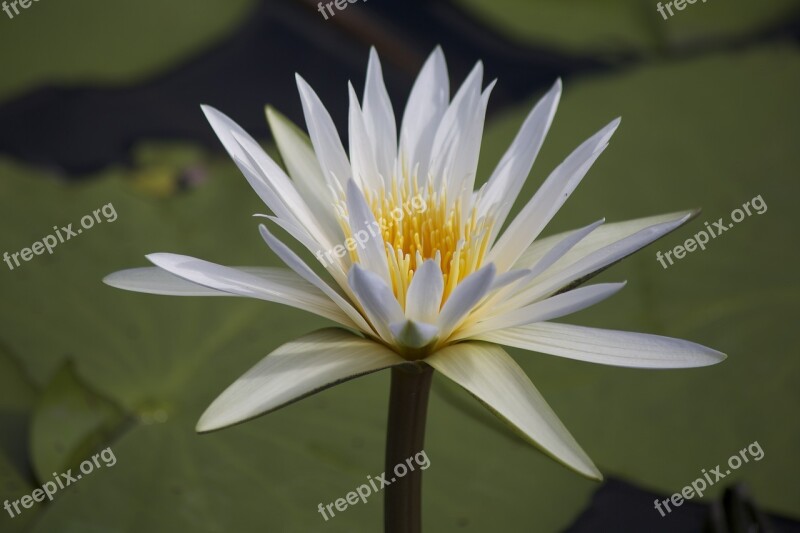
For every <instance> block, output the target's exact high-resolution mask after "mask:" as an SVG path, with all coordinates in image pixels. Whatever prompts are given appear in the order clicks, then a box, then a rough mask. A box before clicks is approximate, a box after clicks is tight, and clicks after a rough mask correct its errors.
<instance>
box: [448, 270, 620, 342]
mask: <svg viewBox="0 0 800 533" xmlns="http://www.w3.org/2000/svg"><path fill="white" fill-rule="evenodd" d="M624 286H625V283H598V284H596V285H589V286H587V287H580V288H578V289H573V290H571V291H569V292H564V293H561V294H559V295H557V296H552V297H550V298H547V299H546V300H541V301H539V302H536V303H534V304H531V305H528V306H525V307H521V308H519V309H514V310H513V311H509V312H507V313H504V314H502V315H498V316H494V317H492V318H489V319H486V320H484V321H482V322H478V323H477V324H475V325H474V326H468V327H465V328H463V330H462V331H461V332H459V333H458V334H457V335H456V337H455V338H456V339H464V338H472V337H474V336H475V335H478V334H480V333H484V332H486V331H492V330H496V329H505V328H513V327H515V326H522V325H524V324H530V323H532V322H543V321H545V320H552V319H554V318H560V317H562V316H566V315H570V314H572V313H577V312H578V311H580V310H582V309H586V308H587V307H591V306H592V305H594V304H596V303H598V302H600V301H602V300H605V299H606V298H608V297H609V296H612V295H614V294H616V293H617V292H618V291H620V290H621V289H622V288H623V287H624Z"/></svg>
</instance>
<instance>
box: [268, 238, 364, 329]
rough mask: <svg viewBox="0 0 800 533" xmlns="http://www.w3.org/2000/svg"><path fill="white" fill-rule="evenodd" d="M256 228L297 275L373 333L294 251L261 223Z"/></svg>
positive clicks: (361, 327)
mask: <svg viewBox="0 0 800 533" xmlns="http://www.w3.org/2000/svg"><path fill="white" fill-rule="evenodd" d="M258 229H259V231H260V232H261V237H263V239H264V241H265V242H266V243H267V246H269V247H270V249H271V250H272V251H273V252H275V255H277V256H278V257H280V258H281V260H282V261H283V262H284V263H286V265H287V266H288V267H289V268H291V269H292V270H294V271H295V272H296V273H297V275H298V276H300V277H301V278H303V279H304V280H306V281H307V282H309V283H311V284H312V285H313V286H315V287H316V288H318V289H319V290H320V291H322V292H323V293H324V294H325V296H327V297H328V298H330V299H331V300H332V301H333V303H335V304H336V305H337V306H339V309H341V310H342V311H344V312H345V314H347V316H348V317H350V320H352V321H353V322H354V323H355V324H356V325H357V326H358V327H359V329H360V330H361V331H363V332H364V333H368V334H374V331H373V329H372V328H371V327H370V326H369V324H367V322H366V320H364V317H362V316H361V314H360V313H359V312H358V311H357V310H356V309H355V307H353V306H352V305H351V304H350V302H348V301H347V300H345V299H344V298H343V297H342V296H341V295H340V294H339V293H338V292H336V291H335V290H334V289H333V287H331V286H330V285H328V284H327V283H325V282H324V281H323V280H322V278H320V277H319V276H318V275H317V273H316V272H314V271H313V270H311V268H310V267H309V266H308V265H306V264H305V262H304V261H303V260H302V259H300V257H299V256H298V255H297V254H296V253H294V252H293V251H292V250H291V249H290V248H289V247H288V246H286V245H285V244H283V243H282V242H281V241H280V240H278V239H277V238H276V237H275V236H274V235H272V234H271V233H270V232H269V230H268V229H267V227H266V226H264V225H263V224H261V225H260V226H259V228H258Z"/></svg>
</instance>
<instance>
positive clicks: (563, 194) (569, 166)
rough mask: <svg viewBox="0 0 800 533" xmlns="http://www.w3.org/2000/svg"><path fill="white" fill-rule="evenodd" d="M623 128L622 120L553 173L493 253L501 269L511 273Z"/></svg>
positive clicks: (492, 255) (571, 155)
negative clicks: (615, 134) (621, 126)
mask: <svg viewBox="0 0 800 533" xmlns="http://www.w3.org/2000/svg"><path fill="white" fill-rule="evenodd" d="M618 126H619V119H616V120H614V121H612V122H611V123H610V124H608V125H607V126H606V127H604V128H603V129H601V130H600V131H599V132H597V133H595V134H594V135H593V136H592V137H590V138H589V139H588V140H586V141H584V143H583V144H581V145H580V146H579V147H578V148H576V149H575V151H573V152H572V153H571V154H570V155H569V156H568V157H567V158H566V159H565V160H564V162H563V163H561V164H560V165H559V166H558V167H556V169H555V170H554V171H553V172H552V173H550V176H548V178H547V179H546V180H545V182H544V183H543V184H542V186H541V187H539V190H538V191H536V194H534V195H533V198H531V199H530V201H529V202H528V204H527V205H526V206H525V207H524V208H523V209H522V211H520V213H519V214H518V215H517V216H516V218H515V219H514V221H513V222H511V224H510V225H509V226H508V228H507V229H506V231H505V232H504V233H503V234H502V236H500V238H499V239H498V241H497V243H496V244H495V245H494V246H493V247H492V250H491V251H490V252H489V255H488V259H487V260H489V261H494V262H495V263H496V264H497V268H498V269H499V270H501V271H502V270H507V269H508V268H509V267H510V266H511V265H513V264H514V263H515V262H516V260H517V259H519V256H520V255H522V253H523V252H524V251H525V249H526V248H528V246H530V244H531V243H532V242H533V241H534V239H536V237H538V236H539V234H540V233H541V231H542V230H543V229H544V227H545V226H546V225H547V223H548V222H550V219H552V218H553V216H554V215H555V214H556V212H558V210H559V209H560V208H561V206H562V205H564V202H565V201H566V200H567V198H568V197H569V195H570V194H572V191H574V190H575V187H577V186H578V184H579V183H580V182H581V180H582V179H583V177H584V176H585V175H586V173H587V172H588V171H589V169H590V168H591V166H592V164H593V163H594V162H595V160H596V159H597V158H598V157H600V154H601V153H602V152H603V150H605V148H606V146H608V141H609V139H610V138H611V136H612V135H613V134H614V131H616V129H617V127H618Z"/></svg>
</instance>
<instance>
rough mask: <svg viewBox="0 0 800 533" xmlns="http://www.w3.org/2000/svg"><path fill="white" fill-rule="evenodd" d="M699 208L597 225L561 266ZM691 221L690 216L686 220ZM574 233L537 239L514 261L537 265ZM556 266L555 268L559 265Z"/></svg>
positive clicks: (561, 261)
mask: <svg viewBox="0 0 800 533" xmlns="http://www.w3.org/2000/svg"><path fill="white" fill-rule="evenodd" d="M697 213H698V211H681V212H677V213H667V214H664V215H655V216H650V217H644V218H637V219H633V220H625V221H623V222H612V223H610V224H604V225H602V226H600V227H599V228H597V229H596V230H595V231H593V232H592V233H590V234H589V235H587V236H586V238H584V239H582V240H581V241H580V242H579V243H577V244H576V245H575V247H574V248H572V249H571V250H570V251H569V252H568V253H566V254H565V255H564V256H563V257H562V258H561V259H560V260H559V262H558V266H561V265H568V264H572V263H574V262H575V261H577V260H578V259H580V258H581V257H585V256H587V255H589V254H590V253H592V252H594V251H596V250H599V249H600V248H603V247H604V246H608V245H609V244H612V243H614V242H617V241H620V240H622V239H624V238H625V237H629V236H631V235H633V234H634V233H636V232H638V231H641V230H643V229H645V228H649V227H650V226H655V225H657V224H661V223H663V222H671V221H673V220H680V219H684V218H686V217H687V215H691V216H695V215H696V214H697ZM687 220H689V219H687ZM570 233H571V232H565V233H559V234H557V235H552V236H550V237H545V238H544V239H539V240H536V241H534V243H533V244H531V245H530V246H529V247H528V249H527V250H525V253H524V254H522V257H520V258H519V260H518V261H517V262H516V263H515V264H514V266H515V267H517V268H528V267H531V266H533V265H534V264H536V263H537V262H538V261H540V260H541V258H542V257H544V256H545V254H547V253H548V252H549V251H550V250H551V249H553V247H554V246H556V245H557V244H558V243H559V242H561V241H563V240H564V239H565V238H567V237H568V236H569V234H570ZM558 266H556V268H558Z"/></svg>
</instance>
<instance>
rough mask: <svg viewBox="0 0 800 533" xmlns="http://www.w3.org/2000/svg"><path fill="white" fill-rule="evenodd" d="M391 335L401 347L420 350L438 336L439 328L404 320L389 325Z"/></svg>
mask: <svg viewBox="0 0 800 533" xmlns="http://www.w3.org/2000/svg"><path fill="white" fill-rule="evenodd" d="M389 329H390V330H392V334H393V335H394V338H395V339H396V340H397V342H398V343H399V344H400V345H401V346H408V347H409V348H422V347H423V346H427V345H428V344H430V343H431V342H433V340H434V339H436V337H437V336H438V335H439V328H437V327H436V326H434V325H433V324H425V323H422V322H415V321H413V320H405V321H403V322H396V323H394V324H390V325H389Z"/></svg>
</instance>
